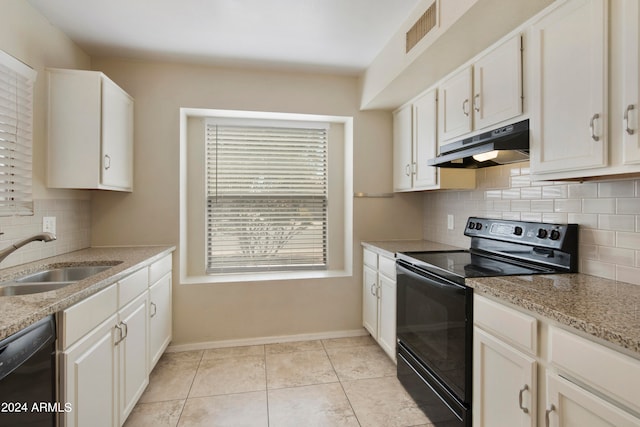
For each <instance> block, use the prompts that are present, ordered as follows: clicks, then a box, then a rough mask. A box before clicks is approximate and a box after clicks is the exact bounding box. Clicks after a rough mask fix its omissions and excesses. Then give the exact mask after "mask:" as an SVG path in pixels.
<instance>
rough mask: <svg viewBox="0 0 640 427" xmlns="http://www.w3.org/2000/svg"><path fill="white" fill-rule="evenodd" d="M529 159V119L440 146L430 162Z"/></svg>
mask: <svg viewBox="0 0 640 427" xmlns="http://www.w3.org/2000/svg"><path fill="white" fill-rule="evenodd" d="M527 160H529V120H528V119H527V120H523V121H521V122H518V123H514V124H511V125H507V126H502V127H500V128H498V129H494V130H491V131H489V132H484V133H481V134H479V135H475V136H472V137H469V138H466V139H462V140H460V141H456V142H452V143H450V144H446V145H443V146H442V147H440V155H439V156H438V157H436V158H435V159H431V160H429V161H428V162H427V163H428V164H429V165H430V166H437V167H441V168H466V169H477V168H484V167H488V166H497V165H505V164H508V163H517V162H524V161H527Z"/></svg>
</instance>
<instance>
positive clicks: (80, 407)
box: [59, 255, 171, 427]
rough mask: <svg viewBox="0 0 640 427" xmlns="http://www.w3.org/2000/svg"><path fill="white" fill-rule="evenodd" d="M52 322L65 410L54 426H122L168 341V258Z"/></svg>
mask: <svg viewBox="0 0 640 427" xmlns="http://www.w3.org/2000/svg"><path fill="white" fill-rule="evenodd" d="M151 280H153V281H151ZM150 282H151V286H150ZM59 322H60V328H59V343H60V347H61V348H60V350H61V352H60V371H61V372H60V380H61V383H60V401H61V402H64V403H70V404H71V406H72V409H71V411H69V412H67V413H65V414H62V416H61V419H60V421H61V423H60V424H61V425H63V426H66V427H84V426H91V427H94V426H105V427H119V426H121V425H123V424H124V422H125V420H126V419H127V417H128V416H129V414H130V413H131V411H132V410H133V408H134V406H135V405H136V403H137V401H138V400H139V398H140V396H141V395H142V393H143V392H144V390H145V388H146V386H147V385H148V384H149V373H150V371H151V369H152V367H153V366H154V365H155V363H156V362H157V360H158V359H159V358H160V356H161V355H162V353H163V352H164V350H165V349H166V347H167V345H168V344H169V341H170V340H171V255H168V256H167V257H165V258H163V259H161V260H159V261H156V262H155V263H153V264H151V265H150V266H146V267H143V268H141V269H139V270H138V271H136V272H134V273H132V274H131V275H129V276H127V277H125V278H123V279H121V280H120V281H118V282H117V283H114V284H113V285H111V286H109V287H107V288H105V289H103V290H102V291H100V292H98V293H97V294H94V295H92V296H90V297H88V298H86V299H84V300H83V301H81V302H79V303H77V304H75V305H73V306H71V307H69V308H67V309H66V310H64V311H62V312H61V313H60V314H59Z"/></svg>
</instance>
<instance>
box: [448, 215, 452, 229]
mask: <svg viewBox="0 0 640 427" xmlns="http://www.w3.org/2000/svg"><path fill="white" fill-rule="evenodd" d="M447 230H453V215H447Z"/></svg>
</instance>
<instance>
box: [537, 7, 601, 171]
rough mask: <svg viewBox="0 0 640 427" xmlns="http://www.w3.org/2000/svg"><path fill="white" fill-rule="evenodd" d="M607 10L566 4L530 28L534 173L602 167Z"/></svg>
mask: <svg viewBox="0 0 640 427" xmlns="http://www.w3.org/2000/svg"><path fill="white" fill-rule="evenodd" d="M606 4H607V2H606V1H605V0H570V1H568V2H566V3H564V4H562V5H561V6H560V7H558V8H557V9H555V10H553V11H552V12H551V13H549V14H548V15H546V16H544V17H543V18H542V19H541V20H540V21H538V22H536V23H535V24H534V25H533V26H532V32H531V39H532V40H531V45H532V61H531V62H532V64H533V68H532V70H531V73H530V75H531V78H532V81H533V83H532V93H531V104H532V111H531V170H532V172H533V173H545V172H558V171H567V170H580V169H588V168H595V167H601V166H605V165H606V164H607V120H608V117H607V110H606V100H607V71H606V70H607V66H608V61H607V43H608V38H607V20H608V16H607V6H606Z"/></svg>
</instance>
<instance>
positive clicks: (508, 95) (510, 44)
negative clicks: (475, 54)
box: [471, 36, 522, 129]
mask: <svg viewBox="0 0 640 427" xmlns="http://www.w3.org/2000/svg"><path fill="white" fill-rule="evenodd" d="M473 84H474V88H473V102H472V103H471V104H472V106H473V120H474V128H475V129H484V128H487V127H489V126H491V125H494V124H496V123H499V122H502V121H504V120H508V119H510V118H512V117H516V116H518V115H520V114H522V37H520V36H518V37H514V38H512V39H510V40H508V41H506V42H505V43H503V44H501V45H500V46H498V47H496V48H495V49H494V50H492V51H491V52H489V53H488V54H486V55H484V56H483V57H482V58H480V59H479V60H478V61H476V62H475V64H474V65H473Z"/></svg>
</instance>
